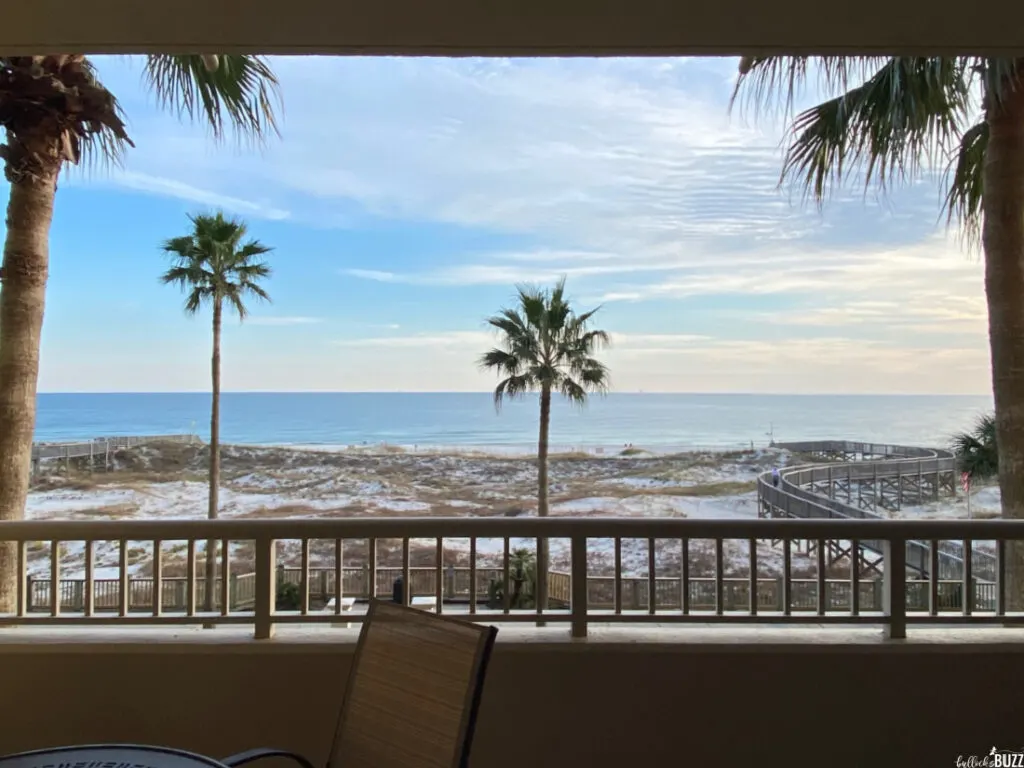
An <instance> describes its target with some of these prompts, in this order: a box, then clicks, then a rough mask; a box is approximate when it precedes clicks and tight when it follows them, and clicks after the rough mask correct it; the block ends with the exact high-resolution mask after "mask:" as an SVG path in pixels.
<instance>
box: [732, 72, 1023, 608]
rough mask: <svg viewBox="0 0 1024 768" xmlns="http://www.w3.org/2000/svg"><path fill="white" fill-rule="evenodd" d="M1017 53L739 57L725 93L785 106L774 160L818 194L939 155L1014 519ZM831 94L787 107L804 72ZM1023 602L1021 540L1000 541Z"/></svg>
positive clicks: (1015, 597)
mask: <svg viewBox="0 0 1024 768" xmlns="http://www.w3.org/2000/svg"><path fill="white" fill-rule="evenodd" d="M1022 63H1024V60H1020V59H988V58H979V57H957V58H941V57H897V58H871V57H865V58H843V57H830V58H829V57H826V58H819V59H811V58H806V57H803V58H793V57H746V58H744V59H742V60H741V62H740V77H739V81H738V83H737V86H736V92H735V93H734V95H733V99H734V102H735V100H736V98H737V96H739V95H740V94H743V93H745V95H746V97H747V98H748V99H749V100H750V101H751V102H752V103H753V104H754V106H755V107H765V106H780V105H781V106H782V107H783V109H784V111H785V115H786V117H787V118H789V117H790V116H792V121H791V123H790V128H789V133H788V137H787V146H786V151H785V156H784V159H783V166H782V180H783V181H786V180H790V181H793V182H795V183H796V184H797V185H798V186H800V187H802V188H803V190H804V192H805V193H806V194H807V195H808V196H810V197H812V198H813V199H814V200H815V201H816V202H818V203H819V204H820V203H822V202H823V201H824V200H825V199H826V198H827V197H828V195H829V193H830V192H831V191H832V190H833V189H835V188H836V187H839V186H840V185H841V184H843V183H844V182H845V181H846V180H847V176H848V175H849V174H850V172H860V173H861V180H862V181H863V182H864V183H865V184H866V185H868V186H877V187H878V188H880V189H882V190H883V191H884V190H885V189H887V188H888V187H889V186H890V185H892V184H895V183H899V182H906V181H911V180H914V179H915V178H919V177H921V176H923V175H925V174H928V173H931V172H933V171H934V169H935V168H936V166H937V165H940V164H945V165H946V177H945V181H946V185H947V186H946V192H945V205H944V208H945V213H946V216H947V221H948V223H949V224H951V225H954V226H958V227H961V228H962V230H961V231H962V234H963V235H964V236H965V237H966V240H967V241H968V243H969V244H976V243H977V242H978V241H980V243H981V245H982V247H983V249H984V255H985V294H986V297H987V300H988V327H989V345H990V348H991V357H992V390H993V395H994V399H995V431H996V436H997V438H998V439H997V445H998V453H999V487H1000V491H1001V494H1002V507H1003V516H1004V517H1007V518H1015V519H1024V216H1022V214H1021V212H1022V211H1024V87H1022V85H1024V82H1022V78H1021V65H1022ZM812 72H813V73H814V74H816V75H817V76H818V79H819V80H820V81H821V82H822V83H823V84H824V86H825V87H826V88H828V89H830V90H831V91H832V92H833V93H835V96H834V97H833V98H830V99H829V100H827V101H825V102H823V103H822V104H819V105H818V106H815V107H812V108H810V109H807V110H805V111H803V112H801V113H799V114H796V115H795V116H793V113H792V106H793V98H794V94H795V93H796V92H797V90H798V89H799V87H800V86H801V85H802V84H803V83H804V82H805V81H806V79H807V78H808V76H809V75H810V74H811V73H812ZM1007 551H1008V555H1009V556H1008V558H1007V560H1008V562H1007V580H1008V583H1009V584H1010V587H1011V589H1010V602H1011V607H1013V608H1014V609H1016V610H1019V609H1021V608H1024V544H1011V545H1010V546H1008V547H1007Z"/></svg>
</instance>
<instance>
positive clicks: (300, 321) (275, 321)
mask: <svg viewBox="0 0 1024 768" xmlns="http://www.w3.org/2000/svg"><path fill="white" fill-rule="evenodd" d="M245 322H246V323H247V324H249V325H312V324H314V323H322V322H323V318H322V317H286V316H281V315H257V316H255V317H249V318H246V321H245Z"/></svg>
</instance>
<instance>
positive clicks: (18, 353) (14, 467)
mask: <svg viewBox="0 0 1024 768" xmlns="http://www.w3.org/2000/svg"><path fill="white" fill-rule="evenodd" d="M35 160H36V162H35V163H34V164H33V165H34V168H33V173H25V174H17V175H15V174H13V173H12V172H11V166H10V165H8V171H7V175H8V180H9V181H10V182H11V190H10V199H9V201H8V204H7V241H6V243H5V244H4V257H3V273H2V285H3V287H2V289H0V520H20V519H22V518H24V516H25V502H26V500H27V498H28V486H29V479H30V473H31V462H32V435H33V433H34V431H35V421H36V382H37V379H38V376H39V342H40V336H41V333H42V329H43V309H44V306H45V300H46V278H47V272H48V262H49V254H50V243H49V236H50V222H51V220H52V219H53V200H54V196H55V194H56V192H57V175H58V174H59V173H60V161H59V159H53V160H52V162H50V163H48V164H47V163H46V162H44V160H45V158H41V157H38V156H36V157H35ZM10 162H11V160H10V159H9V160H8V163H10ZM55 555H56V553H55ZM21 578H24V574H21V573H19V572H18V557H17V546H16V545H15V544H14V543H12V542H5V543H2V544H0V612H2V613H13V612H14V611H15V610H16V608H17V594H18V581H19V579H21Z"/></svg>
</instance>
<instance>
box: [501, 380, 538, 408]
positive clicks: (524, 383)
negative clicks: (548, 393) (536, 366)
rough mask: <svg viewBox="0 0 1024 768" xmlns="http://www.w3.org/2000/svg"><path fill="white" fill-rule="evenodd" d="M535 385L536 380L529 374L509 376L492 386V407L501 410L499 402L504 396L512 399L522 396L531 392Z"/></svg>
mask: <svg viewBox="0 0 1024 768" xmlns="http://www.w3.org/2000/svg"><path fill="white" fill-rule="evenodd" d="M536 385H537V382H536V381H535V380H534V379H533V378H532V377H531V376H530V375H529V374H519V375H516V376H509V377H508V378H507V379H504V380H503V381H501V382H499V383H498V386H497V387H495V388H494V409H495V410H501V404H502V402H503V401H504V399H505V398H506V397H507V398H510V399H513V400H514V399H515V398H517V397H522V396H523V395H525V394H527V393H528V392H531V391H532V390H533V389H534V387H536Z"/></svg>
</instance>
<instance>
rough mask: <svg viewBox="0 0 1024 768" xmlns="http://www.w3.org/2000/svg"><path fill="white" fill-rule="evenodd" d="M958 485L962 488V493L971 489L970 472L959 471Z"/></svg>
mask: <svg viewBox="0 0 1024 768" xmlns="http://www.w3.org/2000/svg"><path fill="white" fill-rule="evenodd" d="M960 487H961V488H963V489H964V493H969V492H970V490H971V473H970V472H961V473H960Z"/></svg>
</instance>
